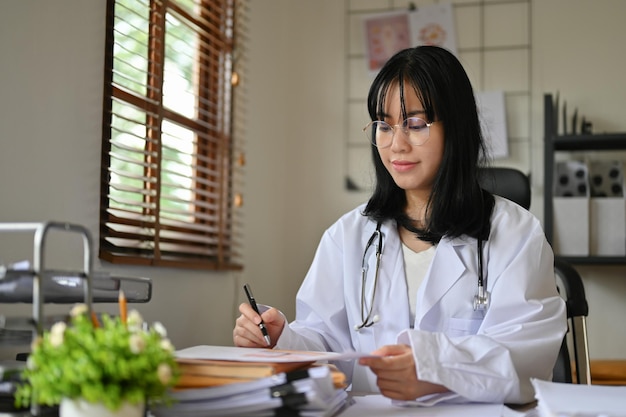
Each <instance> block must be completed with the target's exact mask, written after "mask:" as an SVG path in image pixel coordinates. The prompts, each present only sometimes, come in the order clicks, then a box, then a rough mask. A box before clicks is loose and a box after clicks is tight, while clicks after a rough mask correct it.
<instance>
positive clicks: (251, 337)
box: [233, 303, 285, 348]
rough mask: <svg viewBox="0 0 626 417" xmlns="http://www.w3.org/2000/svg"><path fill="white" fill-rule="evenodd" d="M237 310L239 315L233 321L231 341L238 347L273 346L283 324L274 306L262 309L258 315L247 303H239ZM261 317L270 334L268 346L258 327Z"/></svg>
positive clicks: (281, 317) (283, 319) (281, 330)
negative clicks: (269, 344) (265, 309)
mask: <svg viewBox="0 0 626 417" xmlns="http://www.w3.org/2000/svg"><path fill="white" fill-rule="evenodd" d="M239 312H240V313H241V315H240V316H239V317H238V318H237V320H236V321H235V328H234V329H233V343H235V346H239V347H270V348H272V347H274V346H276V341H277V340H278V338H279V337H280V334H281V333H282V332H283V327H284V325H285V318H284V317H283V315H282V314H280V312H279V311H278V310H276V309H275V308H270V309H269V310H267V311H264V312H263V313H262V314H261V316H259V315H258V314H257V313H256V312H255V311H254V310H253V309H252V307H250V304H248V303H241V304H240V305H239ZM261 317H263V322H264V323H265V328H266V329H267V333H268V334H269V336H270V340H271V342H272V344H271V346H268V345H267V343H266V342H265V339H264V338H263V333H262V332H261V329H260V328H259V323H261Z"/></svg>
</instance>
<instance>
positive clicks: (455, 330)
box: [446, 317, 483, 337]
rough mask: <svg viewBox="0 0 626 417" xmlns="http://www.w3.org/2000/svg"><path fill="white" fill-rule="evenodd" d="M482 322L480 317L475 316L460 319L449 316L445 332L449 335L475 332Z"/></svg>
mask: <svg viewBox="0 0 626 417" xmlns="http://www.w3.org/2000/svg"><path fill="white" fill-rule="evenodd" d="M482 322H483V321H482V319H477V318H470V319H462V318H456V317H451V318H450V319H449V320H448V329H447V331H446V334H447V335H448V336H451V337H454V336H467V335H470V334H476V333H478V329H479V328H480V325H481V324H482Z"/></svg>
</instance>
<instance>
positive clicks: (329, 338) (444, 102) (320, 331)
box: [233, 46, 566, 403]
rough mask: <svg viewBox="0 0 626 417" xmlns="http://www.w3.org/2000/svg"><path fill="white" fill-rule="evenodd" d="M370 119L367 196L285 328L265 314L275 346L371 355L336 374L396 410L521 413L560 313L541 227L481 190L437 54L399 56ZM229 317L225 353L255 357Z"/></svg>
mask: <svg viewBox="0 0 626 417" xmlns="http://www.w3.org/2000/svg"><path fill="white" fill-rule="evenodd" d="M368 110H369V114H370V117H371V120H372V122H371V123H370V124H368V126H366V128H365V129H364V130H365V131H366V134H367V136H368V137H369V138H370V140H371V142H372V155H373V160H374V165H375V169H376V185H375V190H374V193H373V195H372V196H371V198H370V199H369V201H368V202H367V204H366V205H363V206H360V207H357V208H356V209H354V210H352V211H351V212H349V213H347V214H345V215H344V216H343V217H341V218H340V219H339V220H338V221H337V222H336V223H335V224H333V225H332V226H331V227H330V228H329V229H328V230H326V232H325V233H324V235H323V237H322V239H321V242H320V244H319V247H318V249H317V252H316V255H315V258H314V260H313V263H312V265H311V267H310V269H309V272H308V273H307V276H306V277H305V280H304V281H303V283H302V286H301V287H300V290H299V291H298V294H297V299H296V320H295V321H293V322H292V323H290V324H287V323H286V320H285V317H284V315H282V314H281V313H280V312H279V311H278V310H276V309H274V308H270V309H268V310H267V311H265V312H263V313H262V318H263V320H264V322H265V325H266V326H267V329H268V331H269V334H270V337H271V340H272V342H273V343H274V346H276V347H277V348H281V349H305V350H321V351H336V352H342V351H347V350H356V351H359V352H372V353H373V354H375V355H378V357H367V358H361V359H359V360H358V362H357V363H350V362H347V363H343V364H342V363H338V366H340V368H341V369H342V370H343V371H344V372H345V373H346V374H347V376H348V377H349V378H350V380H351V381H352V389H353V390H354V391H374V392H375V391H380V392H381V393H382V394H383V395H385V396H387V397H389V398H392V399H396V400H405V401H413V400H417V401H424V400H429V401H430V402H433V401H442V400H448V401H456V402H459V401H484V402H507V403H526V402H529V401H532V400H533V395H534V394H533V390H532V387H531V384H530V378H531V377H535V378H540V379H550V378H551V373H552V368H553V366H554V363H555V360H556V357H557V354H558V350H559V347H560V345H561V341H562V340H563V336H564V333H565V331H566V318H565V305H564V302H563V300H562V299H561V298H560V297H559V295H558V293H557V290H556V282H555V276H554V257H553V253H552V250H551V248H550V246H549V244H548V243H547V241H546V239H545V236H544V233H543V230H542V228H541V225H540V223H539V221H538V220H537V219H536V218H535V217H534V216H533V215H532V214H530V213H529V212H528V211H526V210H524V209H523V208H521V207H520V206H518V205H516V204H515V203H513V202H511V201H508V200H506V199H503V198H500V197H496V196H493V195H491V194H489V193H488V192H486V191H484V190H482V189H481V188H480V186H479V183H478V179H477V178H478V165H479V163H480V162H482V160H483V159H484V156H485V149H484V148H485V146H484V142H483V138H482V135H481V131H480V124H479V120H478V115H477V111H476V103H475V100H474V95H473V91H472V87H471V84H470V81H469V79H468V77H467V75H466V73H465V71H464V69H463V67H462V66H461V64H460V63H459V61H458V60H457V59H456V58H455V57H454V55H452V54H451V53H450V52H448V51H446V50H445V49H442V48H438V47H433V46H422V47H417V48H411V49H406V50H403V51H401V52H399V53H397V54H396V55H395V56H393V57H392V58H391V59H390V60H389V61H388V62H387V63H386V65H385V66H384V67H383V68H382V69H381V71H380V72H379V74H378V75H377V77H376V79H375V80H374V82H373V84H372V86H371V88H370V92H369V96H368ZM368 242H369V244H368ZM378 248H380V249H381V250H382V253H381V255H380V262H379V265H378V266H377V265H376V264H377V256H376V252H377V249H378ZM362 262H363V265H364V267H363V268H362ZM362 270H363V271H365V272H363V273H362ZM479 280H482V284H483V287H482V288H481V289H479V288H478V283H479ZM239 310H240V312H241V316H240V317H239V318H238V319H237V321H236V325H235V328H234V330H233V340H234V343H235V344H236V345H237V346H249V347H261V346H265V342H264V340H263V337H262V334H261V331H260V330H259V327H258V324H259V322H260V320H261V317H259V315H258V314H256V313H254V312H253V310H252V309H251V308H250V306H249V305H247V304H242V305H241V306H240V308H239Z"/></svg>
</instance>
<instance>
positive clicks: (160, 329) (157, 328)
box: [152, 321, 167, 337]
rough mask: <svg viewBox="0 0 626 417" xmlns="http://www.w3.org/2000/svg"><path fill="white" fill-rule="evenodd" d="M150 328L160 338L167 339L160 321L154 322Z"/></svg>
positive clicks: (165, 330) (165, 331)
mask: <svg viewBox="0 0 626 417" xmlns="http://www.w3.org/2000/svg"><path fill="white" fill-rule="evenodd" d="M152 328H153V329H154V331H155V332H157V333H158V334H159V335H160V336H161V337H167V329H166V328H165V326H163V324H162V323H161V322H160V321H155V322H154V323H153V324H152Z"/></svg>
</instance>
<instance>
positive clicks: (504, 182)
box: [479, 167, 591, 384]
mask: <svg viewBox="0 0 626 417" xmlns="http://www.w3.org/2000/svg"><path fill="white" fill-rule="evenodd" d="M479 175H480V184H481V186H482V187H483V188H484V189H485V190H487V191H489V192H491V193H492V194H496V195H499V196H501V197H504V198H507V199H509V200H511V201H513V202H515V203H517V204H519V205H520V206H522V207H524V208H525V209H529V208H530V198H531V189H530V179H529V178H528V175H526V174H524V173H522V172H521V171H519V170H517V169H514V168H500V167H498V168H495V167H494V168H491V167H490V168H481V169H480V173H479ZM554 270H555V273H556V275H557V277H558V278H559V280H560V282H561V284H562V285H561V286H560V287H559V290H560V291H563V292H564V294H563V293H562V294H561V295H562V296H563V298H564V299H565V303H566V306H567V318H568V326H569V329H568V333H570V334H571V345H572V346H573V350H574V352H573V353H574V355H573V357H574V366H575V370H576V381H573V378H572V366H571V364H572V361H571V355H570V351H569V349H568V343H567V335H566V336H565V338H564V339H563V343H562V345H561V350H560V351H559V356H558V358H557V361H556V364H555V366H554V370H553V377H552V380H553V381H555V382H577V383H579V384H590V383H591V370H590V365H589V347H588V346H589V344H588V339H587V324H586V317H587V315H588V313H589V307H588V305H587V299H586V297H585V286H584V284H583V281H582V278H581V276H580V274H579V273H578V271H576V269H574V267H573V266H572V265H570V264H569V263H567V262H565V261H564V260H562V259H560V258H559V257H555V261H554Z"/></svg>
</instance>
